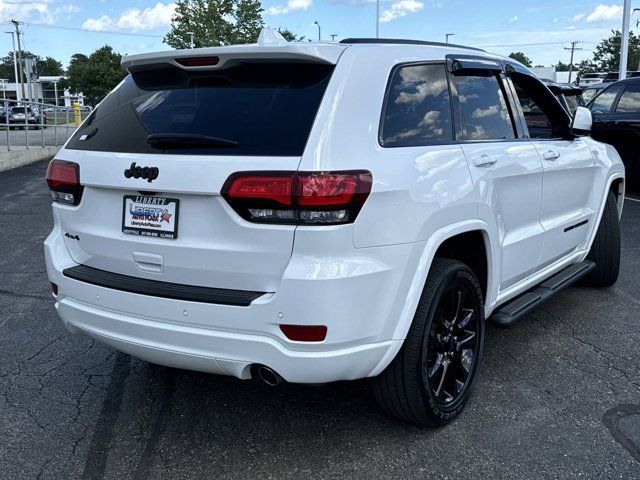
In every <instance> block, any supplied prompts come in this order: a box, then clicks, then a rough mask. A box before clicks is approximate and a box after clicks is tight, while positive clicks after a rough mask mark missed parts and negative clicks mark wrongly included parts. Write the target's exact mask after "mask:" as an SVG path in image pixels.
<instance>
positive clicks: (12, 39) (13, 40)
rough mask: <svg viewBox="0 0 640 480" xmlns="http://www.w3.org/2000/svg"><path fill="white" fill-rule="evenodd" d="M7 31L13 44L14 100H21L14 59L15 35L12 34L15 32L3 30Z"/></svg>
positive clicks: (15, 60) (16, 64)
mask: <svg viewBox="0 0 640 480" xmlns="http://www.w3.org/2000/svg"><path fill="white" fill-rule="evenodd" d="M5 33H8V34H9V35H11V43H12V44H13V73H14V75H15V80H16V100H22V97H21V96H20V91H19V90H18V83H19V82H18V61H17V59H16V37H14V36H13V35H14V34H15V32H5Z"/></svg>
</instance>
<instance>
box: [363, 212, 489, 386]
mask: <svg viewBox="0 0 640 480" xmlns="http://www.w3.org/2000/svg"><path fill="white" fill-rule="evenodd" d="M471 237H476V238H474V239H473V241H474V242H477V241H478V239H481V240H482V243H483V254H484V256H485V262H484V263H485V268H486V272H485V279H484V285H483V281H482V280H480V279H478V281H479V282H480V284H481V285H483V294H484V295H485V298H484V303H485V306H486V305H488V304H490V303H491V302H492V301H493V300H492V299H493V298H494V296H495V292H496V291H497V285H498V282H499V280H498V279H497V277H496V272H497V271H498V268H497V265H496V262H497V260H498V259H497V251H496V248H497V247H496V245H495V244H494V242H493V241H492V238H491V235H490V230H489V226H488V224H487V223H486V222H484V221H482V220H466V221H462V222H458V223H455V224H453V225H448V226H446V227H443V228H441V229H439V230H437V231H435V232H434V233H433V234H432V235H431V236H430V237H429V240H427V242H426V243H425V245H424V248H423V249H422V252H421V255H420V259H419V261H418V265H417V267H416V269H415V272H414V274H413V279H412V281H411V283H410V287H409V289H408V292H407V294H406V297H405V302H404V307H403V309H402V312H401V314H400V316H399V318H398V322H397V323H396V326H395V330H394V332H393V337H392V339H393V340H397V342H395V343H396V346H395V348H391V349H389V350H388V351H387V353H386V355H385V356H384V357H383V358H382V359H381V360H380V362H379V363H378V365H377V366H376V368H375V369H374V370H373V371H372V372H371V374H370V375H369V376H376V375H378V374H379V373H380V372H382V371H383V370H384V369H385V368H386V367H387V365H389V363H391V361H392V360H393V359H394V358H395V356H396V354H397V353H398V351H399V350H400V348H401V347H402V345H403V343H404V339H405V338H406V336H407V333H408V332H409V328H410V327H411V323H412V322H413V317H414V316H415V312H416V309H417V307H418V302H419V301H420V297H421V295H422V292H423V290H424V286H425V284H426V281H427V276H428V275H429V270H430V268H431V265H432V263H433V259H434V258H435V257H436V254H437V253H438V252H439V251H440V252H442V251H447V250H446V249H447V247H448V246H450V245H452V244H455V243H456V242H460V240H459V239H465V240H466V239H468V238H471ZM476 245H477V244H476ZM449 258H450V257H449ZM457 259H458V260H460V259H459V258H457ZM470 268H471V267H470ZM472 269H473V268H472Z"/></svg>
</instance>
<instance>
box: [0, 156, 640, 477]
mask: <svg viewBox="0 0 640 480" xmlns="http://www.w3.org/2000/svg"><path fill="white" fill-rule="evenodd" d="M45 169H46V163H37V164H34V165H30V166H27V167H23V168H21V169H17V170H14V171H11V172H5V173H0V232H2V242H1V243H0V466H1V468H0V479H3V480H4V479H12V480H14V479H34V478H42V479H76V478H77V479H103V478H104V479H177V478H237V479H243V480H246V479H247V478H254V477H260V478H300V477H303V476H304V477H312V478H344V477H348V478H367V479H369V478H389V477H396V478H426V477H429V478H443V479H446V478H457V477H462V478H514V477H522V478H527V479H531V478H563V479H568V478H622V479H630V478H640V407H639V405H640V356H639V355H638V353H639V349H640V347H639V345H640V325H639V323H638V322H639V321H640V320H639V318H638V315H637V313H636V312H637V311H638V309H639V307H640V282H638V279H639V277H640V273H639V272H640V203H637V202H633V201H627V202H626V204H625V211H624V215H623V220H622V247H623V251H622V270H621V276H620V279H619V281H618V284H617V285H616V286H615V287H613V288H610V289H604V290H595V289H587V288H581V287H572V288H569V289H568V290H565V291H564V292H562V293H561V294H560V295H558V296H557V297H555V298H554V299H552V300H550V301H549V302H548V303H546V304H545V305H543V306H542V307H541V308H539V309H537V310H536V311H534V312H533V313H532V314H531V315H529V316H528V317H527V318H525V319H524V320H523V321H521V322H520V323H519V324H517V325H516V326H514V327H513V328H511V329H509V330H498V329H496V328H492V327H489V328H488V330H487V345H486V349H485V356H484V361H483V366H482V371H481V375H480V378H479V381H478V384H477V386H476V391H475V395H474V397H473V399H472V401H471V404H470V405H469V406H468V408H467V410H466V411H465V412H464V414H463V415H462V416H461V417H460V418H459V419H458V420H457V421H456V422H454V423H453V424H452V425H451V426H449V427H447V428H444V429H440V430H422V429H419V428H415V427H412V426H407V425H403V424H400V423H397V422H396V421H394V420H392V419H389V418H387V417H385V416H384V415H383V414H381V413H380V412H379V411H378V410H377V408H376V406H375V404H374V402H373V399H372V395H371V393H370V391H369V388H368V383H367V382H366V381H358V382H340V383H336V384H331V385H327V386H324V387H309V386H299V385H281V386H280V387H277V388H266V387H262V386H260V385H257V384H255V383H252V382H243V381H240V380H236V379H233V378H227V377H219V376H214V375H207V374H202V373H197V372H188V371H182V370H176V369H170V368H165V367H161V366H156V365H152V364H149V363H146V362H142V361H140V360H138V359H136V358H133V357H129V356H128V355H125V354H122V353H119V352H116V351H114V350H113V349H111V348H109V347H107V346H104V345H101V344H99V343H96V342H93V341H91V340H90V339H88V338H86V337H81V336H74V335H70V334H69V333H68V332H67V331H66V330H65V329H64V328H63V326H62V323H61V322H60V321H59V319H58V317H57V315H56V313H55V310H54V305H53V303H54V302H53V299H52V298H51V296H50V294H49V283H48V281H47V278H46V274H45V268H44V258H43V252H42V242H43V240H44V239H45V237H46V235H47V234H48V232H49V230H50V228H51V211H50V200H49V193H48V191H47V189H46V186H45V183H44V173H45Z"/></svg>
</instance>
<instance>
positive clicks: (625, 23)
mask: <svg viewBox="0 0 640 480" xmlns="http://www.w3.org/2000/svg"><path fill="white" fill-rule="evenodd" d="M630 20H631V0H624V7H623V11H622V42H620V71H619V73H618V80H622V79H625V78H627V60H628V59H629V23H630Z"/></svg>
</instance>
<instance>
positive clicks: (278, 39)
mask: <svg viewBox="0 0 640 480" xmlns="http://www.w3.org/2000/svg"><path fill="white" fill-rule="evenodd" d="M270 43H287V39H286V38H284V37H283V36H282V34H281V33H280V32H279V31H278V30H276V29H275V28H270V27H265V28H263V29H262V30H261V31H260V35H259V36H258V45H268V44H270Z"/></svg>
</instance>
